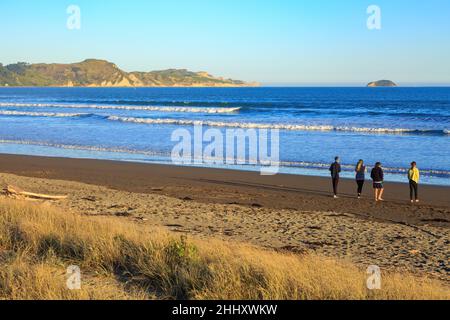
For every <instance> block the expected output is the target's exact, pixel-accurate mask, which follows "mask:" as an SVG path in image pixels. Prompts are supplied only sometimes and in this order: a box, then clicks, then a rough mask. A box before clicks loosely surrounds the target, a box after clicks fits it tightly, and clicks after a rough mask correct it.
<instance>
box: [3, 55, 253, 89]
mask: <svg viewBox="0 0 450 320" xmlns="http://www.w3.org/2000/svg"><path fill="white" fill-rule="evenodd" d="M258 85H259V84H258V83H247V82H244V81H240V80H232V79H223V78H216V77H213V76H212V75H210V74H208V73H207V72H191V71H188V70H184V69H181V70H179V69H169V70H163V71H152V72H125V71H123V70H121V69H119V68H118V67H117V66H116V65H115V64H114V63H111V62H108V61H105V60H96V59H88V60H85V61H83V62H80V63H72V64H57V63H52V64H43V63H42V64H28V63H24V62H19V63H16V64H10V65H7V66H3V65H2V64H0V86H3V87H4V86H18V87H24V86H29V87H35V86H36V87H38V86H39V87H248V86H258Z"/></svg>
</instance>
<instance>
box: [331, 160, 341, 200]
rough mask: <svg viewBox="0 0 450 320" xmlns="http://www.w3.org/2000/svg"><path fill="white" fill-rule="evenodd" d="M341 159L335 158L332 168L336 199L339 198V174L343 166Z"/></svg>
mask: <svg viewBox="0 0 450 320" xmlns="http://www.w3.org/2000/svg"><path fill="white" fill-rule="evenodd" d="M339 162H340V159H339V157H336V158H334V162H333V163H332V164H331V166H330V172H331V180H332V182H333V193H334V198H335V199H337V198H338V185H339V174H340V173H341V164H340V163H339Z"/></svg>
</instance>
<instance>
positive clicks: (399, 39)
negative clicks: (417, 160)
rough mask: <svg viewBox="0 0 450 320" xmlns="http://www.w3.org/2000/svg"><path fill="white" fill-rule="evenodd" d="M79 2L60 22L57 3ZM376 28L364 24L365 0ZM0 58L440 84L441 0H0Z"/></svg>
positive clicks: (446, 35) (445, 31)
mask: <svg viewBox="0 0 450 320" xmlns="http://www.w3.org/2000/svg"><path fill="white" fill-rule="evenodd" d="M70 5H76V6H78V7H79V8H80V13H81V14H80V29H69V28H68V27H67V20H68V19H69V18H70V16H71V15H70V14H68V13H67V8H68V7H69V6H70ZM370 5H377V6H378V7H379V8H380V10H381V15H380V17H381V19H380V21H381V29H375V30H370V29H369V28H368V27H367V20H368V18H369V16H370V15H369V14H368V13H367V8H368V7H369V6H370ZM0 39H1V42H0V43H1V44H0V63H3V64H9V63H15V62H17V61H24V62H29V63H38V62H44V63H52V62H58V63H70V62H79V61H82V60H84V59H87V58H97V59H105V60H109V61H112V62H114V63H116V64H117V65H118V66H119V67H120V68H122V69H123V70H125V71H151V70H161V69H168V68H183V69H189V70H192V71H207V72H209V73H211V74H213V75H216V76H224V77H227V78H233V79H240V80H246V81H258V82H261V83H263V84H286V85H291V84H292V85H295V84H298V85H315V84H318V85H328V84H330V85H347V84H363V83H367V82H370V81H374V80H379V79H389V80H393V81H395V82H398V83H409V84H445V85H449V84H450V59H449V57H450V1H448V0H427V1H422V0H395V1H393V0H371V1H365V0H345V1H338V0H308V1H307V0H142V1H141V0H127V1H125V0H71V1H65V0H58V1H55V0H39V1H36V0H1V1H0Z"/></svg>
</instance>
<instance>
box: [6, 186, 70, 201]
mask: <svg viewBox="0 0 450 320" xmlns="http://www.w3.org/2000/svg"><path fill="white" fill-rule="evenodd" d="M3 191H4V193H5V194H6V195H7V196H10V197H16V198H32V199H40V200H64V199H66V198H67V196H52V195H48V194H41V193H33V192H26V191H23V190H21V189H20V188H18V187H14V186H11V185H8V186H6V188H5V189H4V190H3Z"/></svg>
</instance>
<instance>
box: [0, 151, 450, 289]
mask: <svg viewBox="0 0 450 320" xmlns="http://www.w3.org/2000/svg"><path fill="white" fill-rule="evenodd" d="M0 172H2V173H0V184H14V185H17V186H19V187H21V188H22V189H26V190H27V191H32V192H44V193H52V194H61V193H62V194H68V195H69V199H68V200H66V201H63V202H60V203H56V205H58V206H60V207H62V208H63V209H66V210H75V211H77V212H80V213H82V214H86V215H115V216H121V217H123V218H124V219H132V220H134V221H136V222H137V223H148V224H153V225H162V226H165V227H167V228H168V229H170V230H172V231H174V232H179V233H185V234H192V235H195V236H199V237H206V238H208V237H216V238H220V239H226V240H229V241H240V242H249V243H253V244H256V245H259V246H263V247H268V248H273V249H276V250H289V251H293V252H298V253H303V252H309V251H312V252H315V253H319V254H323V255H326V256H330V257H338V258H344V259H348V260H351V261H353V262H354V263H356V264H358V265H360V266H362V267H364V266H366V267H367V266H368V265H371V264H377V265H380V266H382V267H384V268H393V269H405V270H408V271H412V272H415V273H421V274H427V275H430V276H433V277H438V278H440V279H444V280H448V279H450V277H449V276H450V267H449V260H450V251H449V247H450V246H449V244H450V197H449V194H450V192H449V191H450V188H448V187H437V186H421V190H420V191H421V195H422V202H421V203H420V204H419V205H411V204H410V203H409V201H408V197H409V189H408V186H407V185H406V184H399V183H387V184H386V197H385V199H386V202H384V203H375V202H374V201H373V200H372V197H371V192H372V188H371V185H370V183H369V182H367V184H366V190H365V194H364V199H360V200H358V199H356V198H355V196H354V193H355V192H356V184H355V182H354V181H352V180H343V181H342V183H341V192H342V197H341V198H340V199H333V198H332V197H331V183H330V182H329V180H328V179H326V178H318V177H305V176H293V175H277V176H260V175H259V174H258V173H256V172H241V171H232V170H220V169H204V168H186V167H175V166H164V165H149V164H139V163H125V162H114V161H99V160H80V159H63V158H45V157H30V156H15V155H0Z"/></svg>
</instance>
